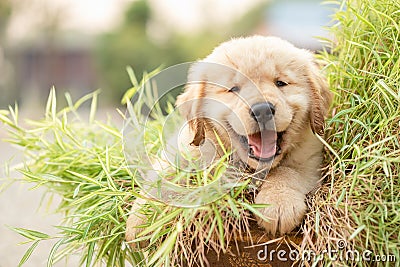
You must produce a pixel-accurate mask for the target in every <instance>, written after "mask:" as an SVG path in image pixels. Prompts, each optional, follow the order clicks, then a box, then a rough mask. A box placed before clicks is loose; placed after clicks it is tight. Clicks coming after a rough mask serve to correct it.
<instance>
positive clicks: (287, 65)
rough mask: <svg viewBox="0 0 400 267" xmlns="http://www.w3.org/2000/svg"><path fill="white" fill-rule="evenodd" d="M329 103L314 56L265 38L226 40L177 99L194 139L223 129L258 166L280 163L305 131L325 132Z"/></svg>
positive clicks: (231, 144) (227, 140)
mask: <svg viewBox="0 0 400 267" xmlns="http://www.w3.org/2000/svg"><path fill="white" fill-rule="evenodd" d="M328 104H329V92H328V90H327V88H326V85H325V81H324V80H323V79H322V78H321V77H320V75H319V70H318V68H317V66H316V65H315V64H314V62H313V56H312V54H310V53H309V52H307V51H305V50H301V49H298V48H295V47H294V46H293V45H291V44H290V43H288V42H286V41H283V40H281V39H278V38H274V37H261V36H254V37H250V38H243V39H235V40H232V41H229V42H226V43H223V44H221V45H220V46H219V47H217V48H216V49H215V50H214V51H213V52H212V53H211V54H210V55H209V56H208V57H206V58H205V59H204V60H203V61H200V62H198V63H196V64H194V66H193V67H192V69H191V73H190V74H189V82H188V85H187V86H186V90H185V92H184V93H183V94H182V95H181V96H179V98H178V101H177V105H178V106H180V111H181V113H182V115H184V116H186V118H187V120H188V121H189V124H190V126H191V130H192V131H193V132H194V137H193V142H192V143H193V144H194V145H200V144H201V142H202V140H203V139H204V138H206V135H207V132H208V133H210V132H216V133H217V134H218V136H219V137H220V139H221V140H222V142H223V143H224V145H225V146H227V147H228V148H230V149H232V151H234V156H235V158H237V159H239V160H241V161H243V162H245V163H246V164H247V165H249V166H250V167H251V168H253V169H256V170H259V169H263V168H268V167H271V166H272V167H274V166H276V165H277V164H279V162H280V161H281V159H282V158H284V157H285V155H287V154H288V153H290V150H291V149H292V148H293V147H294V146H296V144H297V143H298V142H300V141H301V134H302V133H303V132H304V130H305V129H309V128H311V130H313V131H314V132H316V133H318V134H322V132H323V120H324V115H325V112H326V110H327V108H328Z"/></svg>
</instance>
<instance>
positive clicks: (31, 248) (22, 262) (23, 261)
mask: <svg viewBox="0 0 400 267" xmlns="http://www.w3.org/2000/svg"><path fill="white" fill-rule="evenodd" d="M39 242H40V240H37V241H35V242H33V243H32V245H31V246H30V247H29V248H28V249H27V251H26V252H25V254H24V256H22V258H21V260H20V261H19V263H18V267H20V266H22V265H23V264H24V263H25V262H26V261H27V260H28V259H29V257H30V256H31V255H32V252H33V251H34V250H35V248H36V247H37V245H38V244H39Z"/></svg>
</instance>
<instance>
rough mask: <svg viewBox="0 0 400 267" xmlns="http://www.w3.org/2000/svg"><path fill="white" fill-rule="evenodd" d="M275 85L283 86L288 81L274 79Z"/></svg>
mask: <svg viewBox="0 0 400 267" xmlns="http://www.w3.org/2000/svg"><path fill="white" fill-rule="evenodd" d="M275 85H276V86H278V87H283V86H286V85H288V83H287V82H284V81H276V82H275Z"/></svg>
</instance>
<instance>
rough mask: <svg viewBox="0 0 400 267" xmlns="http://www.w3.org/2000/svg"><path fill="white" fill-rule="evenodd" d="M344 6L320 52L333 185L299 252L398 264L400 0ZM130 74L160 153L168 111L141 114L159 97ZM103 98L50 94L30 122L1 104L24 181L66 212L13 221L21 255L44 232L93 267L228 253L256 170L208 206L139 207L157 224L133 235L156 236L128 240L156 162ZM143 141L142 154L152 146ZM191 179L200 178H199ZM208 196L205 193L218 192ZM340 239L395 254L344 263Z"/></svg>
mask: <svg viewBox="0 0 400 267" xmlns="http://www.w3.org/2000/svg"><path fill="white" fill-rule="evenodd" d="M331 3H332V1H331ZM334 3H336V4H337V6H338V10H337V12H336V13H335V15H334V18H333V19H334V23H335V24H334V25H333V26H332V27H331V28H330V31H331V32H332V33H333V34H334V40H335V41H334V42H329V41H327V43H328V44H329V45H330V46H331V52H330V53H328V52H324V53H322V54H321V55H320V58H321V59H322V60H324V61H325V62H326V63H327V65H326V73H327V76H328V80H329V84H330V86H331V89H332V91H333V92H334V93H335V103H334V105H333V106H334V108H333V110H332V113H331V118H330V119H329V120H328V121H327V127H326V128H327V130H326V138H325V140H326V141H323V140H321V141H323V142H324V143H325V144H326V153H325V161H324V172H323V173H324V178H325V183H324V184H323V186H322V187H321V188H320V189H319V190H318V191H317V192H316V194H314V195H312V196H310V197H309V198H308V205H309V209H310V211H309V212H308V214H307V215H306V218H305V220H304V222H303V224H302V232H303V241H302V242H301V243H300V244H299V245H298V249H299V250H300V251H314V252H316V253H319V257H318V259H317V260H314V261H304V262H303V264H304V265H305V266H337V265H338V264H340V265H343V266H369V265H371V266H399V263H400V253H399V249H398V248H399V247H400V237H399V232H400V204H399V198H400V185H399V169H400V166H399V165H400V164H399V163H400V140H399V128H400V107H399V106H400V105H399V104H400V103H399V102H400V91H399V87H400V58H399V57H400V56H399V55H400V36H399V35H400V33H399V28H400V26H399V21H400V2H398V1H389V0H381V1H367V0H354V1H346V0H344V1H343V2H334ZM128 72H129V73H130V77H131V80H132V83H133V85H134V86H133V88H132V89H131V90H130V91H128V93H127V97H126V98H124V100H125V102H126V103H127V113H126V114H128V115H129V116H128V117H125V119H126V120H128V119H129V118H132V119H130V120H129V123H131V124H132V127H131V128H132V129H136V130H137V132H134V133H133V135H135V136H137V137H138V140H139V139H145V140H147V141H148V143H150V144H153V145H151V146H150V147H146V149H149V151H150V153H151V154H152V155H154V156H157V151H158V149H159V147H160V138H159V136H160V132H161V129H162V125H163V122H164V121H165V116H164V115H163V114H162V112H161V110H160V109H159V108H157V109H156V110H155V112H154V113H153V116H154V117H153V120H150V121H148V123H146V124H143V123H142V121H141V119H140V118H141V111H142V108H143V105H144V104H145V103H149V102H151V101H152V99H151V95H152V94H151V93H150V92H151V88H150V86H149V84H148V83H147V82H146V81H144V82H142V83H140V84H139V83H138V82H137V81H136V80H135V79H134V75H133V74H132V71H131V70H129V71H128ZM150 76H151V75H150ZM133 94H138V95H139V99H140V101H137V102H135V104H134V105H131V104H130V102H129V101H126V100H127V99H130V98H131V97H132V95H133ZM97 97H98V95H97V92H95V93H93V94H91V95H88V96H86V97H84V98H83V99H81V100H79V101H78V102H77V103H72V101H71V100H70V97H69V96H68V95H67V102H68V103H69V104H68V106H67V107H66V108H62V109H59V108H57V105H56V102H57V101H56V99H55V93H54V91H51V93H50V96H49V100H48V104H47V107H46V112H45V116H44V118H43V119H42V120H39V121H28V124H29V127H27V128H24V127H22V126H21V125H20V123H19V118H18V117H19V116H18V109H17V108H14V109H13V108H10V109H9V110H8V111H1V112H0V121H1V122H3V123H4V124H6V125H8V126H9V129H10V133H9V139H8V141H9V142H10V143H13V144H15V145H17V146H20V147H21V148H23V150H24V153H25V155H26V157H27V159H26V163H25V166H24V168H22V169H21V172H22V173H23V174H24V181H27V182H32V183H34V184H35V186H36V187H39V186H45V187H46V188H47V189H48V192H49V193H51V194H57V195H60V196H61V197H62V202H61V203H60V205H59V206H58V209H57V212H61V213H63V214H64V215H65V216H64V217H65V219H64V222H63V223H62V225H60V226H57V228H58V229H59V234H58V235H56V236H49V235H47V234H45V233H39V232H36V231H34V230H29V229H14V230H15V231H17V232H18V233H20V234H21V235H23V236H25V237H26V238H27V241H28V242H30V243H31V247H30V248H29V249H28V250H27V252H26V254H25V255H24V256H23V258H22V259H21V264H23V263H25V262H27V261H28V259H29V256H30V255H31V253H34V249H35V247H36V246H37V245H38V244H39V243H40V241H41V240H47V239H53V240H54V247H53V249H52V250H51V251H50V252H49V259H48V266H51V265H52V264H54V263H55V262H57V261H59V260H61V259H63V258H65V257H68V255H71V254H73V253H79V255H81V263H82V265H86V266H92V265H96V264H100V263H102V264H103V265H106V266H125V265H127V264H128V263H129V264H132V265H134V266H162V265H163V266H178V265H182V266H187V265H189V266H190V265H192V264H195V263H197V264H199V265H205V264H206V263H205V262H204V261H202V259H203V256H204V253H206V251H207V249H213V250H216V251H217V252H219V253H221V252H226V251H227V244H228V243H229V242H231V241H233V240H237V239H239V238H240V237H241V236H243V235H246V234H248V233H249V231H248V228H249V221H250V220H251V219H252V218H251V213H257V208H258V206H256V205H254V204H252V194H251V192H252V190H253V188H252V187H251V186H250V183H249V181H250V178H251V177H243V180H242V181H241V182H240V183H238V184H237V185H236V186H235V187H233V188H232V189H231V190H228V191H227V194H224V195H223V196H222V197H220V198H218V199H217V200H216V201H214V202H211V203H208V204H207V205H204V206H202V207H195V208H190V209H188V208H183V207H173V206H168V205H165V204H163V203H160V202H155V201H150V202H149V203H148V204H147V205H145V206H144V207H143V209H142V210H141V212H142V213H143V214H145V216H146V217H147V218H148V222H149V223H148V225H147V227H146V229H147V230H145V231H144V232H143V233H142V235H141V236H140V237H139V238H138V239H137V240H136V241H135V242H141V241H144V240H146V241H147V244H148V246H147V247H146V248H145V249H143V250H134V249H131V248H130V247H129V246H127V244H126V243H125V242H124V234H125V222H126V219H127V216H128V214H129V212H130V208H131V205H132V202H133V201H134V200H135V199H136V198H137V197H140V198H144V197H145V196H142V195H141V194H140V186H141V184H140V183H139V182H140V181H141V180H142V179H143V172H142V171H141V170H145V169H146V168H148V167H147V166H145V165H146V164H145V162H144V160H143V158H140V157H139V156H138V157H133V158H132V159H131V161H130V162H129V164H128V163H127V162H126V158H125V155H124V153H123V146H124V138H123V135H122V134H121V131H120V129H118V127H116V126H115V125H113V123H112V122H111V121H109V122H106V123H101V122H99V121H96V119H95V118H96V115H95V111H96V104H97ZM85 101H91V107H92V108H91V112H90V114H89V119H88V120H82V119H81V118H80V117H79V116H78V115H77V110H78V108H79V106H80V105H81V104H82V103H83V102H85ZM168 108H169V109H171V106H169V107H168ZM120 114H121V116H122V117H124V116H127V115H126V114H125V113H123V112H120ZM143 129H147V131H143ZM135 147H136V148H137V150H138V153H137V154H138V155H140V154H141V152H142V151H143V149H144V148H143V146H140V145H139V144H138V145H135ZM227 153H229V152H227ZM226 164H227V162H226V161H225V160H221V161H220V162H218V163H217V164H216V165H214V166H213V167H212V168H211V169H207V170H206V171H204V172H202V173H198V174H197V175H199V176H198V178H199V179H197V180H195V182H196V183H197V184H199V185H202V183H204V184H209V183H212V182H213V181H214V180H215V177H213V176H212V175H209V174H211V173H218V171H220V172H224V171H225V172H228V169H227V165H226ZM184 178H186V179H188V180H190V179H191V181H192V182H193V176H184ZM199 196H200V198H204V199H205V202H207V201H206V200H207V197H209V196H207V195H202V194H200V195H199ZM338 244H339V245H341V246H342V245H345V247H346V248H342V249H341V250H340V251H341V252H345V251H348V250H354V251H357V252H360V253H362V252H363V251H366V250H369V251H371V252H372V254H371V255H369V256H370V257H371V258H372V257H373V256H375V255H379V256H382V255H393V256H395V257H396V259H397V261H396V262H394V261H379V262H377V261H375V262H367V261H356V260H346V258H345V256H346V255H345V253H342V254H340V253H339V254H337V255H336V256H340V257H342V261H340V263H339V262H338V261H335V260H334V259H332V257H329V255H327V254H326V253H323V251H324V250H327V249H331V250H332V249H337V248H338ZM194 247H198V249H197V250H194V249H192V248H194Z"/></svg>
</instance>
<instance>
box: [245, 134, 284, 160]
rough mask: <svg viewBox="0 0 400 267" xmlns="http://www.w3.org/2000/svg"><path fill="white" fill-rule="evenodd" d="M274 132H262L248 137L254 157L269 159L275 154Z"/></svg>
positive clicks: (275, 135)
mask: <svg viewBox="0 0 400 267" xmlns="http://www.w3.org/2000/svg"><path fill="white" fill-rule="evenodd" d="M277 138H278V137H277V134H276V131H272V130H264V131H262V132H259V133H255V134H252V135H249V136H248V139H249V146H250V147H251V149H252V150H253V154H254V156H256V157H258V158H270V157H273V156H274V155H275V154H276V140H277Z"/></svg>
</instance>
